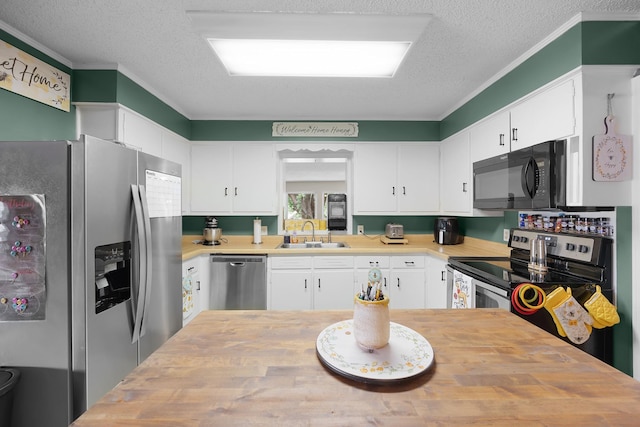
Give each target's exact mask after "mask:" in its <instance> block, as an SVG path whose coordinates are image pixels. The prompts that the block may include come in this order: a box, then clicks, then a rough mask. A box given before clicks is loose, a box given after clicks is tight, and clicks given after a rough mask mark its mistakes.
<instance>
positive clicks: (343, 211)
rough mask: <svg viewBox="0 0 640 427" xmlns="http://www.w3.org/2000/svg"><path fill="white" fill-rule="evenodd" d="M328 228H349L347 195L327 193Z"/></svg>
mask: <svg viewBox="0 0 640 427" xmlns="http://www.w3.org/2000/svg"><path fill="white" fill-rule="evenodd" d="M327 228H328V229H329V230H331V231H333V230H346V229H347V195H346V194H329V195H327Z"/></svg>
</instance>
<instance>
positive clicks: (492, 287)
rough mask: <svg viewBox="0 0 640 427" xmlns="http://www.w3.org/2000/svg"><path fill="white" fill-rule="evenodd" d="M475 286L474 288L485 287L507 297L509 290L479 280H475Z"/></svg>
mask: <svg viewBox="0 0 640 427" xmlns="http://www.w3.org/2000/svg"><path fill="white" fill-rule="evenodd" d="M475 286H476V290H477V289H478V288H480V289H486V290H488V291H490V292H493V293H494V294H497V295H500V296H501V297H505V298H509V291H507V290H506V289H502V288H499V287H497V286H493V285H490V284H488V283H485V282H481V281H479V280H475Z"/></svg>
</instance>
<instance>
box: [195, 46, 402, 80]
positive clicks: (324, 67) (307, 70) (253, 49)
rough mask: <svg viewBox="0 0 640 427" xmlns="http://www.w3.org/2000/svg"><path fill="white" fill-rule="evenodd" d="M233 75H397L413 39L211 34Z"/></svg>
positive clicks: (218, 52)
mask: <svg viewBox="0 0 640 427" xmlns="http://www.w3.org/2000/svg"><path fill="white" fill-rule="evenodd" d="M207 41H208V42H209V43H210V44H211V47H213V50H214V51H215V52H216V54H217V55H218V57H219V58H220V60H221V61H222V63H223V64H224V66H225V67H226V69H227V71H228V73H229V74H230V75H232V76H288V77H290V76H301V77H393V75H394V74H395V72H396V70H397V69H398V66H399V65H400V63H401V62H402V59H403V58H404V56H405V55H406V53H407V51H408V49H409V47H410V46H411V42H406V41H348V40H345V41H342V40H249V39H217V38H208V39H207Z"/></svg>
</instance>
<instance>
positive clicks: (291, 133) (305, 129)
mask: <svg viewBox="0 0 640 427" xmlns="http://www.w3.org/2000/svg"><path fill="white" fill-rule="evenodd" d="M271 136H275V137H294V138H313V137H324V138H357V137H358V123H357V122H273V128H272V131H271Z"/></svg>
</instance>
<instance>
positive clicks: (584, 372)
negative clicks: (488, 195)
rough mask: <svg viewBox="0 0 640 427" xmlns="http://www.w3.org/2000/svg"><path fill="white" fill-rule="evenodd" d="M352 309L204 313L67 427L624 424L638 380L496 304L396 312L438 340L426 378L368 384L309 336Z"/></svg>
mask: <svg viewBox="0 0 640 427" xmlns="http://www.w3.org/2000/svg"><path fill="white" fill-rule="evenodd" d="M351 317H352V311H350V310H347V311H205V312H202V313H200V314H199V315H198V316H197V317H196V318H195V319H194V320H193V321H192V322H191V323H189V324H188V325H187V326H186V327H185V328H184V329H182V330H181V331H179V332H178V333H177V334H176V335H174V336H173V337H172V338H171V339H170V340H169V341H168V342H166V343H165V344H164V345H163V346H162V347H161V348H159V349H158V350H157V351H156V352H155V353H153V354H152V355H151V356H150V357H149V358H148V359H147V360H145V361H144V362H143V363H142V364H141V365H140V366H138V367H137V368H136V369H134V370H133V371H132V372H131V373H130V374H129V375H128V376H127V377H126V378H125V379H124V380H123V381H122V382H121V383H120V384H119V385H117V386H116V387H115V388H114V389H113V390H111V391H110V392H109V393H108V394H106V395H105V396H104V397H103V398H102V399H101V400H99V401H98V402H97V403H96V404H95V405H94V406H93V407H91V408H90V409H89V410H88V411H87V412H86V413H84V414H83V415H82V416H81V417H80V418H79V419H78V420H76V422H75V423H74V424H73V425H74V426H77V427H92V426H100V427H103V426H107V425H108V426H123V425H127V426H141V425H144V426H179V427H188V426H226V425H235V426H246V425H273V426H365V425H371V426H373V425H375V426H422V425H438V426H460V425H469V424H472V425H482V426H485V425H486V426H534V425H535V426H557V425H561V426H625V425H638V422H639V420H640V405H639V404H638V402H640V383H639V382H637V381H635V380H634V379H633V378H631V377H629V376H627V375H625V374H623V373H622V372H620V371H617V370H616V369H614V368H612V367H611V366H609V365H606V364H605V363H602V362H601V361H599V360H597V359H595V358H593V357H592V356H590V355H588V354H586V353H584V352H582V351H580V350H578V349H576V348H574V347H572V346H571V345H569V344H567V343H565V342H564V341H562V340H560V339H558V338H556V337H554V336H552V335H550V334H548V333H547V332H545V331H543V330H542V329H539V328H538V327H536V326H534V325H532V324H530V323H528V322H527V321H525V320H523V319H521V318H519V317H517V316H516V315H514V314H511V313H509V312H508V311H505V310H500V309H469V310H391V321H392V322H395V323H399V324H401V325H404V326H406V327H408V328H411V329H413V330H415V331H417V332H418V333H420V334H421V335H422V336H423V337H425V338H426V339H427V340H428V341H429V343H430V344H431V346H432V347H433V353H434V355H435V361H434V362H433V363H432V364H431V366H430V367H429V369H428V370H426V371H425V372H424V373H423V374H422V375H420V376H417V377H412V378H410V379H408V380H404V381H400V382H385V383H384V384H365V383H363V382H359V381H356V380H353V379H349V378H347V377H343V376H341V375H339V374H336V373H334V372H332V371H331V370H329V369H327V368H326V367H325V366H324V365H323V364H322V363H321V362H320V360H319V359H318V357H317V355H316V339H317V337H318V335H319V334H320V333H321V332H322V331H323V330H324V329H325V328H326V327H327V326H329V325H332V324H334V323H336V322H339V321H341V320H347V319H350V318H351Z"/></svg>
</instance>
